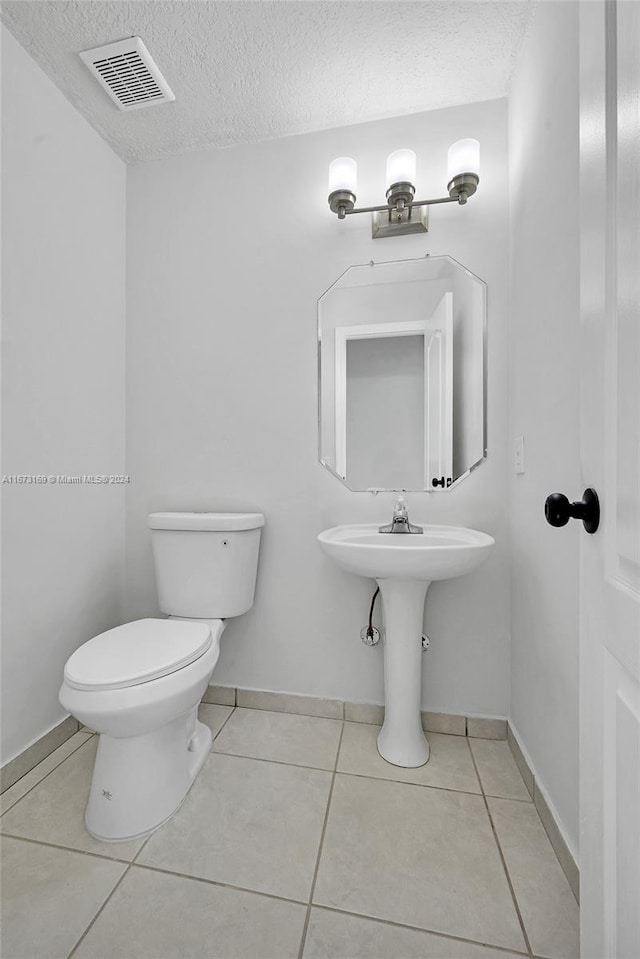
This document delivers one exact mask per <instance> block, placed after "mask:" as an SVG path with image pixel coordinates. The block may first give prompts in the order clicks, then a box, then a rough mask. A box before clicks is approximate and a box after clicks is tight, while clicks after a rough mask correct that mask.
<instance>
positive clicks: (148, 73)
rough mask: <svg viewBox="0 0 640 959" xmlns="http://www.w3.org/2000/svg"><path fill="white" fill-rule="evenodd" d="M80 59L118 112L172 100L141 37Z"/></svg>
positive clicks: (93, 51) (168, 88)
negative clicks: (117, 108) (116, 107)
mask: <svg viewBox="0 0 640 959" xmlns="http://www.w3.org/2000/svg"><path fill="white" fill-rule="evenodd" d="M80 59H81V60H82V61H83V63H85V64H86V66H87V67H88V68H89V70H90V71H91V73H93V75H94V76H95V77H96V79H97V80H98V82H99V84H100V86H101V87H102V88H103V89H104V90H106V91H107V93H108V94H109V96H110V97H111V99H112V100H113V102H114V103H115V104H116V105H117V106H118V107H119V109H120V110H139V109H140V107H150V106H152V105H153V104H154V103H166V102H167V101H169V100H175V97H174V95H173V93H172V92H171V88H170V86H169V84H168V83H167V81H166V80H165V78H164V77H163V76H162V74H161V73H160V71H159V70H158V67H157V66H156V64H155V63H154V61H153V59H152V57H151V55H150V53H149V51H148V50H147V48H146V47H145V45H144V43H143V42H142V40H141V39H140V37H131V38H130V39H129V40H119V41H118V42H117V43H107V44H106V46H103V47H96V48H95V49H94V50H85V51H84V52H83V53H81V54H80Z"/></svg>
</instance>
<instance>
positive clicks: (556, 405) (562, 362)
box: [509, 3, 584, 850]
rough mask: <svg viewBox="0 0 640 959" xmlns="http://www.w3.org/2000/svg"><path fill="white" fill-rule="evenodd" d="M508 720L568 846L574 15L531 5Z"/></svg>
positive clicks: (518, 236)
mask: <svg viewBox="0 0 640 959" xmlns="http://www.w3.org/2000/svg"><path fill="white" fill-rule="evenodd" d="M509 151H510V181H511V217H512V219H511V242H512V254H511V255H512V263H511V268H512V298H511V323H510V336H511V356H510V368H511V387H510V394H511V402H510V406H511V422H510V440H511V441H513V439H514V438H515V437H516V436H524V438H525V464H526V472H525V474H524V475H518V476H516V475H513V467H512V466H511V467H510V472H511V482H510V513H511V533H512V536H511V569H512V618H511V632H512V691H511V702H512V718H513V721H514V723H515V726H516V729H517V731H518V733H519V736H520V738H521V740H522V743H523V745H524V746H525V748H526V750H527V752H528V753H529V756H530V757H531V760H532V762H533V764H534V766H535V768H536V772H537V773H538V775H539V777H540V780H541V781H542V783H543V785H544V787H545V788H546V791H547V793H548V796H549V798H550V800H551V802H552V803H553V805H554V806H555V808H556V811H557V813H558V814H559V818H560V821H561V823H562V825H563V827H564V829H565V833H566V838H567V839H568V840H569V842H570V843H571V844H572V846H573V847H574V850H575V849H576V848H577V841H578V545H579V537H580V536H581V535H584V531H583V530H582V526H581V524H579V523H576V522H572V523H571V524H570V525H569V526H567V527H564V528H563V529H554V528H553V527H551V526H548V525H547V524H546V523H545V519H544V512H543V507H544V501H545V498H546V496H547V495H548V494H549V493H552V492H556V491H557V492H562V493H566V494H567V495H568V496H569V497H571V498H572V499H579V498H580V495H581V493H582V486H581V485H580V484H581V480H580V469H579V451H578V441H579V409H578V402H579V382H578V362H579V340H578V336H579V329H578V311H579V275H578V267H579V264H578V253H579V250H578V244H579V234H578V229H579V206H578V202H579V197H578V9H577V4H574V3H540V4H538V5H537V9H536V12H535V14H534V19H533V21H532V24H531V27H530V30H529V34H528V37H527V40H526V42H525V46H524V49H523V50H522V52H521V57H520V59H519V62H518V67H517V70H516V74H515V77H514V81H513V85H512V90H511V95H510V99H509Z"/></svg>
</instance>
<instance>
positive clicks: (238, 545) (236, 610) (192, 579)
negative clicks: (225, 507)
mask: <svg viewBox="0 0 640 959" xmlns="http://www.w3.org/2000/svg"><path fill="white" fill-rule="evenodd" d="M263 526H264V516H263V515H262V513H151V515H150V516H149V529H150V530H151V543H152V546H153V558H154V564H155V570H156V585H157V588H158V600H159V605H160V609H161V610H162V612H163V613H167V614H168V615H169V616H184V617H188V618H189V619H226V618H228V617H230V616H240V615H241V614H242V613H246V612H247V610H248V609H251V607H252V606H253V597H254V593H255V587H256V573H257V570H258V550H259V547H260V532H261V528H262V527H263Z"/></svg>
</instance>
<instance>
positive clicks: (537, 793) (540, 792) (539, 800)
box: [507, 719, 580, 903]
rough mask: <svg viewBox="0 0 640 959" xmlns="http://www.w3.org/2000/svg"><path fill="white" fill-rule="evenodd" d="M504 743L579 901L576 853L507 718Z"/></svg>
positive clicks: (511, 722)
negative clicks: (508, 748) (509, 749)
mask: <svg viewBox="0 0 640 959" xmlns="http://www.w3.org/2000/svg"><path fill="white" fill-rule="evenodd" d="M507 742H508V743H509V747H510V748H511V752H512V754H513V758H514V760H515V763H516V766H517V767H518V769H519V770H520V774H521V776H522V778H523V779H524V782H525V785H526V787H527V789H528V790H529V793H530V795H531V798H532V799H533V802H534V805H535V807H536V809H537V811H538V815H539V816H540V820H541V822H542V825H543V826H544V828H545V831H546V833H547V836H548V837H549V842H550V843H551V845H552V846H553V849H554V852H555V854H556V856H557V857H558V862H559V863H560V865H561V866H562V869H563V871H564V874H565V876H566V877H567V881H568V883H569V885H570V886H571V891H572V892H573V895H574V896H575V898H576V902H578V903H579V902H580V868H579V866H578V856H577V852H576V850H575V848H574V846H573V843H572V842H571V840H570V839H569V837H568V834H567V830H566V828H565V826H564V824H563V822H562V819H561V818H560V816H559V815H558V811H557V809H556V808H555V806H554V805H553V803H552V801H551V799H550V798H549V793H548V791H547V789H546V788H545V786H544V784H543V783H542V781H541V780H540V777H539V775H538V773H537V771H536V768H535V766H534V764H533V762H532V761H531V757H530V756H529V753H528V752H527V750H526V748H525V746H524V745H523V743H522V739H521V738H520V735H519V733H518V731H517V729H516V728H515V726H514V725H513V721H512V720H511V719H510V720H509V721H508V726H507Z"/></svg>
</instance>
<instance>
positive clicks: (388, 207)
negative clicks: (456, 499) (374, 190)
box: [344, 196, 465, 216]
mask: <svg viewBox="0 0 640 959" xmlns="http://www.w3.org/2000/svg"><path fill="white" fill-rule="evenodd" d="M464 202H465V201H464V200H461V199H460V196H443V197H439V198H438V199H437V200H412V201H411V202H410V203H402V202H400V204H394V205H392V204H390V203H383V204H382V206H360V207H353V208H352V209H351V210H346V209H345V211H344V215H345V216H351V214H352V213H388V212H393V210H397V211H398V212H400V211H401V210H406V209H407V207H410V206H435V205H436V203H464Z"/></svg>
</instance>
